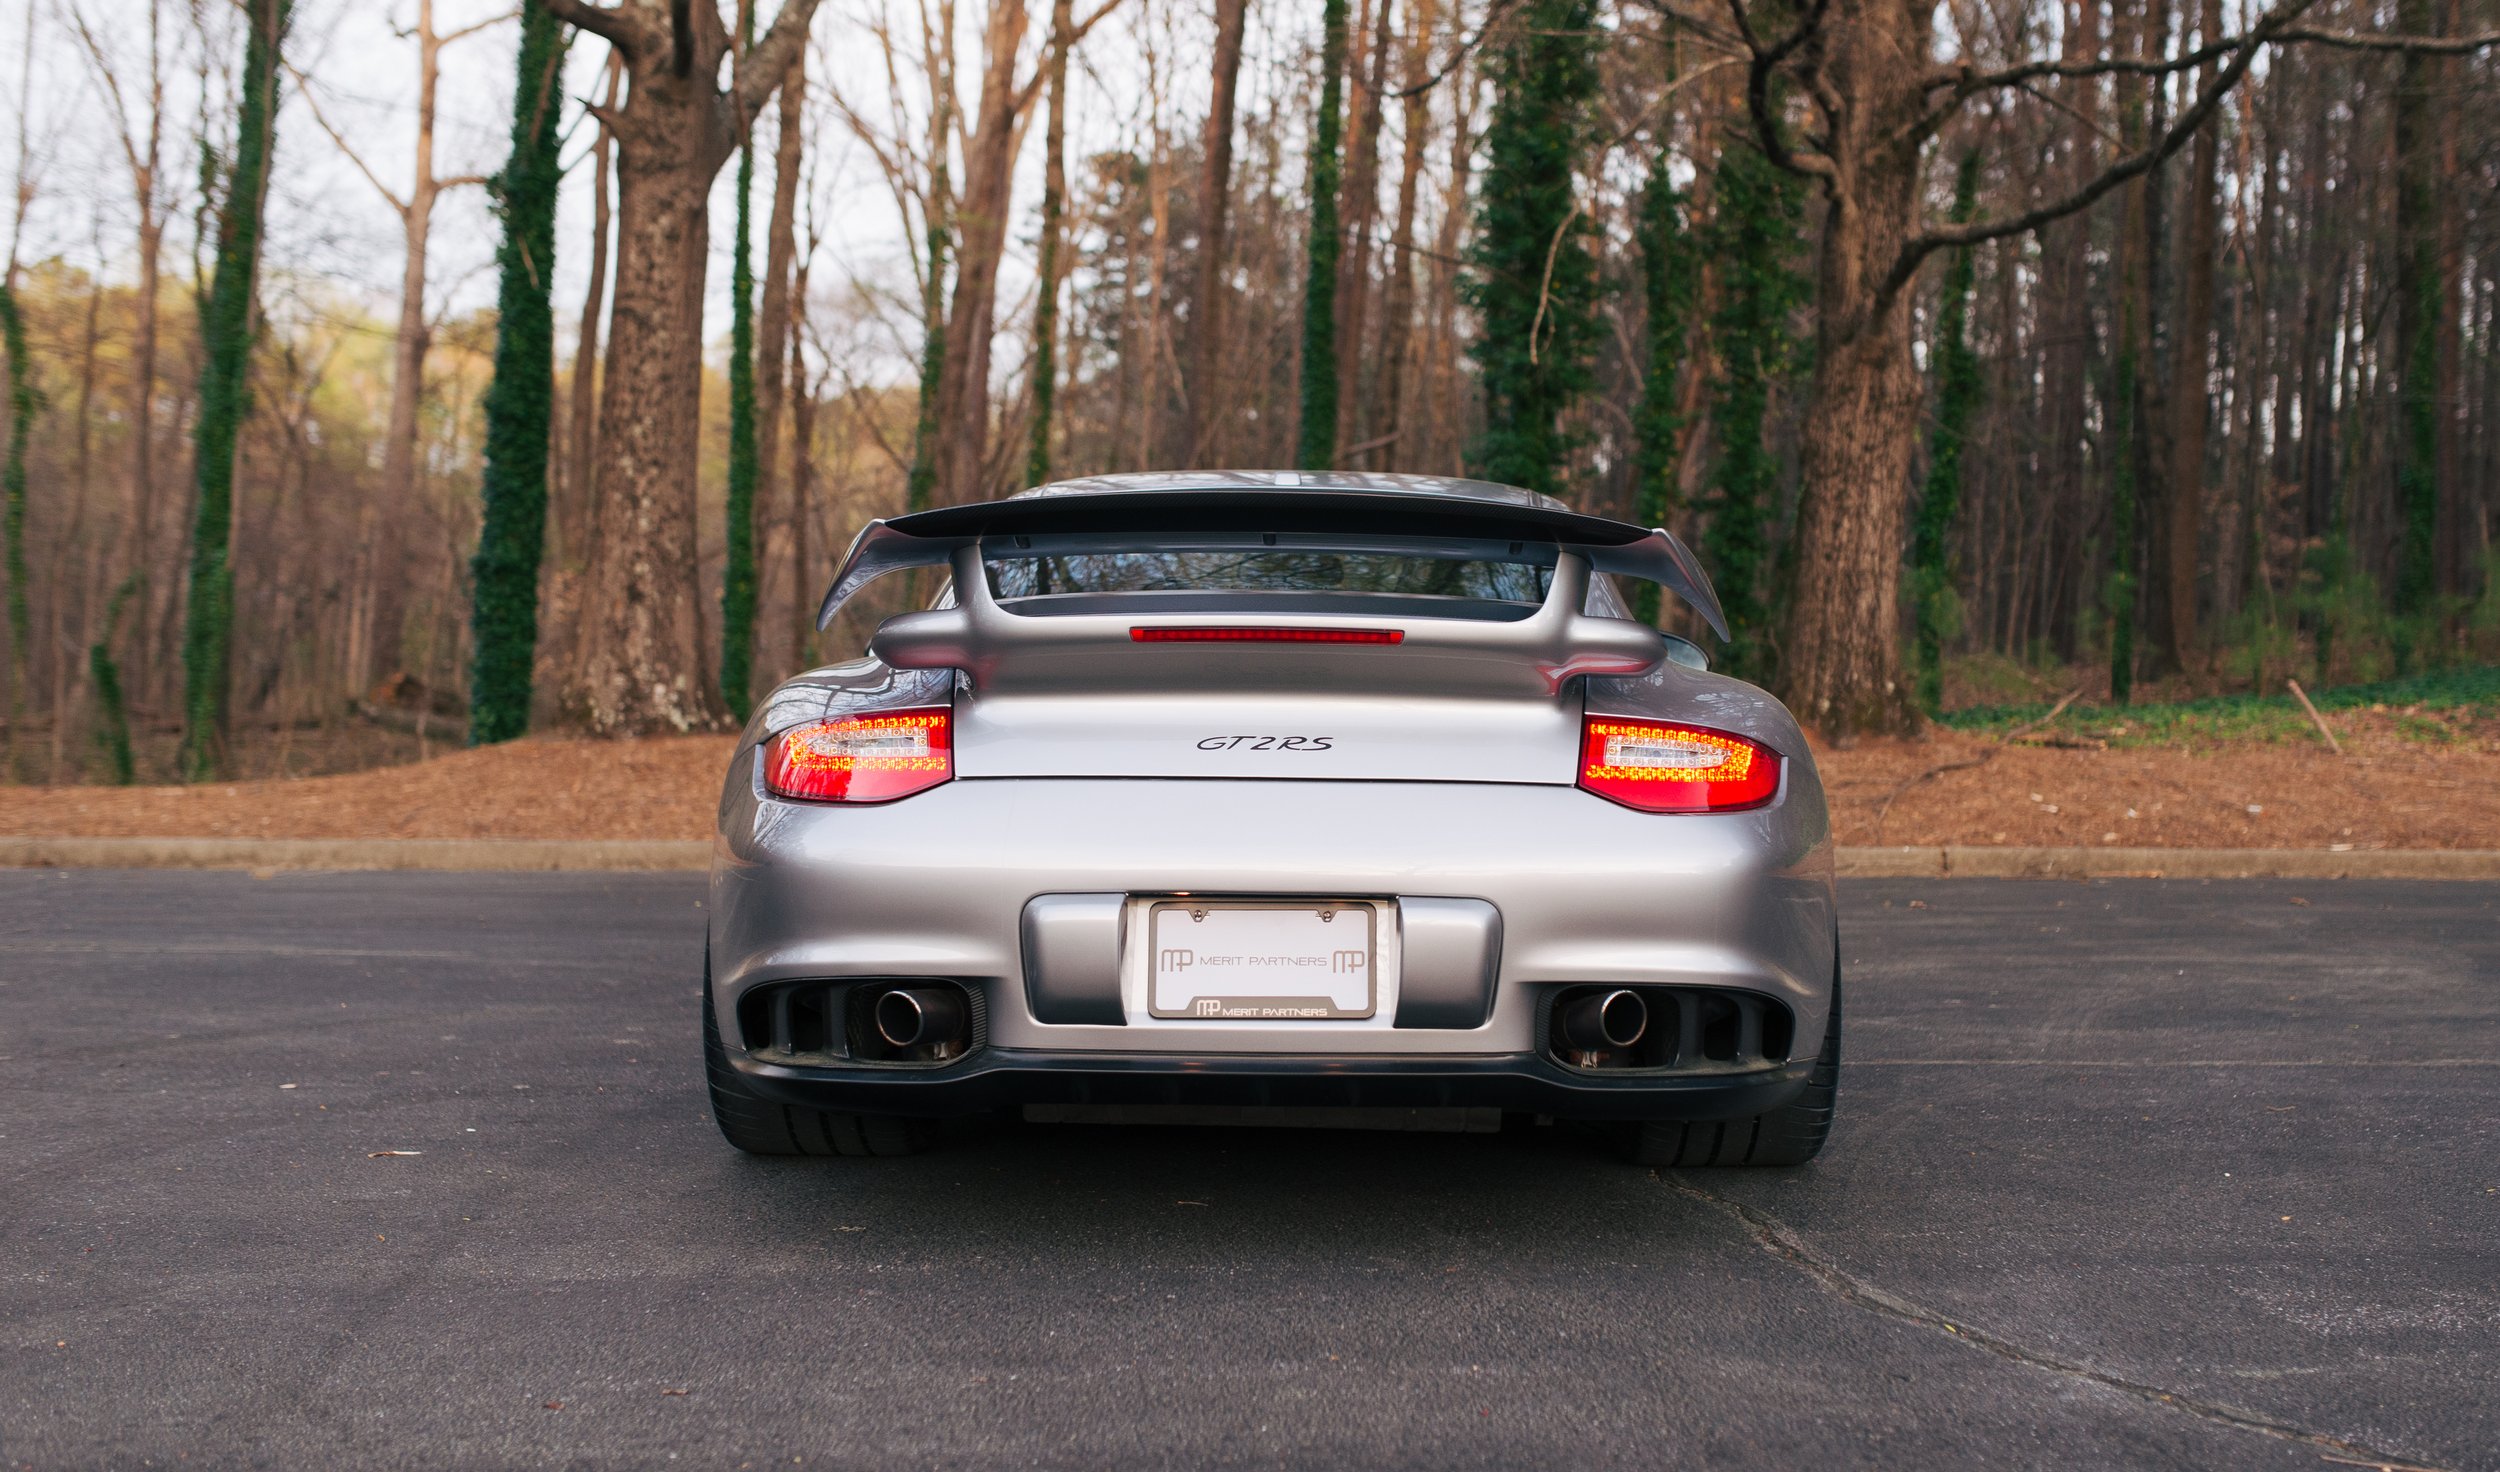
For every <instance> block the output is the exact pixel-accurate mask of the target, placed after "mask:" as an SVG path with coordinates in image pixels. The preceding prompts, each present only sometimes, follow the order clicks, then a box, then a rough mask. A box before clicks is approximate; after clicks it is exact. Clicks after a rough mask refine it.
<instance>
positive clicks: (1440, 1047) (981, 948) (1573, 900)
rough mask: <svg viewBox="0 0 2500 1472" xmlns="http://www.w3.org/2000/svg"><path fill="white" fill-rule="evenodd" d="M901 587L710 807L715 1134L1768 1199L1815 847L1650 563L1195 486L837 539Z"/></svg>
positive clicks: (1242, 484) (1826, 844) (1818, 1052)
mask: <svg viewBox="0 0 2500 1472" xmlns="http://www.w3.org/2000/svg"><path fill="white" fill-rule="evenodd" d="M915 568H919V569H944V570H945V571H944V573H943V574H937V573H924V574H923V576H924V577H929V578H930V579H931V581H932V585H933V586H939V589H940V590H939V591H938V592H937V594H936V596H935V597H934V598H933V599H931V600H930V604H929V606H928V607H927V608H926V609H923V610H921V611H918V612H911V613H904V614H901V615H899V616H897V617H894V618H889V619H887V620H886V621H885V622H884V623H883V624H882V625H880V626H879V627H878V628H877V630H876V633H875V635H874V636H873V637H872V638H871V639H870V641H869V651H870V653H869V657H867V658H864V659H860V660H855V661H853V662H851V663H848V664H840V665H833V666H830V667H828V668H824V669H818V670H811V671H809V672H808V673H806V674H803V675H800V676H798V677H797V678H795V679H793V680H791V681H790V682H789V683H788V684H786V685H783V686H782V687H780V688H779V689H778V690H775V691H774V692H773V693H772V695H771V696H770V697H769V698H768V699H766V700H765V701H764V702H763V704H762V706H761V708H760V709H759V710H758V711H757V712H756V714H755V718H754V720H753V721H752V722H750V723H749V724H748V726H747V729H746V733H745V735H744V736H743V738H741V740H740V741H739V744H738V749H737V754H736V756H734V757H733V758H732V759H731V761H730V764H729V778H728V782H727V784H726V786H725V787H724V788H723V790H722V793H721V802H720V839H719V842H718V844H717V845H716V847H715V851H714V852H715V860H714V863H713V868H712V899H711V907H710V926H711V933H710V943H709V949H708V953H707V973H706V985H705V987H704V994H703V1026H704V1046H705V1055H706V1062H707V1065H708V1068H709V1072H710V1077H711V1092H712V1102H713V1109H714V1113H715V1116H716V1117H717V1118H718V1120H719V1122H720V1128H721V1133H722V1134H724V1135H726V1136H727V1137H728V1139H729V1141H730V1143H731V1144H733V1145H736V1146H737V1147H738V1148H740V1149H742V1150H749V1151H754V1152H757V1153H759V1154H772V1155H892V1154H899V1153H903V1152H907V1151H909V1150H911V1149H912V1148H914V1147H915V1146H916V1145H917V1144H919V1143H920V1142H921V1141H922V1140H924V1139H925V1138H926V1137H927V1127H928V1123H929V1122H930V1121H932V1120H935V1119H940V1118H944V1117H948V1116H955V1115H966V1114H975V1113H981V1112H986V1111H992V1110H1001V1109H1021V1110H1022V1111H1023V1112H1024V1114H1025V1115H1026V1117H1028V1118H1033V1119H1042V1120H1086V1119H1105V1118H1137V1117H1150V1118H1151V1117H1163V1118H1173V1119H1193V1120H1194V1119H1206V1118H1210V1117H1216V1112H1217V1111H1238V1110H1240V1109H1242V1107H1243V1106H1248V1107H1249V1108H1250V1109H1251V1110H1252V1111H1256V1112H1253V1113H1249V1114H1246V1115H1245V1114H1239V1113H1234V1114H1231V1115H1229V1116H1228V1117H1234V1118H1252V1119H1269V1120H1276V1121H1280V1122H1297V1123H1355V1122H1368V1123H1396V1124H1398V1125H1401V1126H1403V1127H1408V1128H1462V1129H1489V1128H1497V1127H1500V1126H1501V1125H1502V1124H1503V1123H1504V1122H1505V1121H1506V1120H1507V1121H1511V1122H1517V1123H1526V1122H1529V1121H1536V1120H1547V1121H1550V1120H1590V1121H1602V1122H1605V1126H1606V1128H1608V1129H1610V1130H1612V1131H1613V1132H1615V1133H1616V1134H1618V1135H1619V1136H1620V1137H1621V1139H1622V1141H1623V1143H1624V1147H1625V1149H1626V1150H1627V1152H1628V1153H1629V1154H1630V1155H1631V1157H1632V1158H1633V1159H1635V1160H1637V1161H1640V1162H1643V1163H1647V1164H1678V1165H1795V1164H1799V1163H1801V1162H1803V1161H1805V1160H1807V1159H1810V1158H1811V1157H1812V1156H1813V1155H1814V1154H1815V1152H1816V1151H1817V1150H1819V1149H1820V1148H1821V1147H1822V1143H1823V1139H1824V1135H1825V1133H1826V1132H1827V1130H1828V1129H1829V1127H1830V1123H1831V1117H1832V1103H1833V1096H1834V1092H1835V1086H1836V1082H1837V1077H1838V1073H1839V1065H1840V969H1839V951H1838V941H1837V936H1836V932H1835V912H1834V907H1833V894H1832V845H1831V827H1830V822H1829V820H1828V818H1827V816H1826V813H1825V810H1824V803H1823V790H1822V786H1821V784H1820V782H1819V781H1818V779H1817V778H1816V775H1815V770H1814V761H1813V758H1812V756H1811V754H1810V753H1809V752H1808V750H1807V747H1806V742H1805V738H1804V737H1803V736H1802V735H1801V734H1800V733H1799V731H1798V729H1797V725H1796V722H1795V721H1793V720H1792V719H1790V717H1789V714H1788V712H1787V710H1785V709H1784V708H1783V707H1782V706H1781V705H1780V703H1779V702H1778V701H1776V700H1774V699H1772V698H1771V697H1770V696H1769V695H1767V694H1765V693H1763V692H1762V691H1761V690H1758V689H1755V688H1754V687H1753V686H1751V685H1747V684H1744V683H1742V682H1740V681H1737V680H1732V679H1728V678H1726V677H1725V676H1721V675H1714V674H1711V673H1710V672H1709V671H1708V669H1707V668H1706V662H1705V660H1704V659H1703V657H1702V653H1701V651H1700V650H1699V649H1698V648H1697V647H1695V646H1694V645H1693V644H1691V643H1689V642H1687V641H1686V640H1683V639H1680V638H1678V637H1676V636H1674V635H1671V634H1661V633H1660V632H1659V631H1658V630H1656V629H1654V628H1652V627H1650V626H1649V624H1647V623H1645V622H1642V621H1640V620H1639V619H1637V618H1636V617H1634V616H1633V614H1632V612H1631V605H1630V604H1629V603H1628V602H1627V600H1626V596H1625V593H1624V591H1623V588H1622V586H1621V585H1622V584H1623V583H1624V582H1626V581H1634V582H1648V583H1655V584H1658V585H1660V586H1661V587H1663V588H1665V589H1666V590H1668V591H1669V592H1672V593H1674V594H1675V595H1676V596H1677V597H1679V598H1681V599H1682V600H1683V601H1684V603H1685V604H1686V605H1688V606H1689V607H1690V608H1692V609H1693V610H1694V611H1695V612H1696V613H1697V614H1698V615H1699V616H1700V617H1701V618H1702V619H1703V620H1704V621H1705V622H1707V623H1709V624H1710V625H1711V626H1712V627H1713V628H1714V629H1716V630H1717V631H1718V633H1719V634H1720V636H1721V637H1723V638H1724V637H1725V636H1726V632H1727V630H1726V627H1725V618H1724V615H1722V614H1721V612H1720V610H1719V605H1718V599H1717V596H1716V595H1715V594H1714V593H1713V592H1712V591H1711V588H1710V582H1709V579H1708V577H1707V576H1706V575H1705V574H1704V573H1703V572H1702V570H1701V568H1700V567H1699V566H1698V565H1697V564H1696V563H1695V562H1694V560H1693V557H1692V554H1691V553H1690V552H1688V551H1686V550H1685V548H1684V546H1683V545H1682V544H1681V543H1680V542H1678V541H1677V540H1676V539H1675V538H1674V537H1672V536H1670V535H1669V534H1667V533H1666V532H1664V531H1655V530H1649V529H1645V528H1642V527H1637V526H1632V525H1628V524H1625V523H1622V522H1617V521H1610V520H1606V519H1603V518H1599V517H1592V516H1584V515H1580V514H1578V513H1576V512H1574V511H1572V510H1570V509H1569V508H1567V507H1566V506H1564V505H1563V504H1562V503H1560V502H1558V501H1555V500H1553V499H1551V498H1549V497H1545V496H1540V495H1536V494H1533V493H1530V492H1527V491H1521V490H1516V489H1513V488H1511V487H1507V486H1497V485H1490V484H1485V483H1482V482H1472V481H1462V480H1439V479H1431V478H1426V477H1419V476H1389V475H1342V474H1339V475H1316V474H1300V475H1297V474H1293V473H1290V472H1229V471H1228V472H1203V473H1185V474H1161V475H1125V476H1107V477H1103V478H1101V479H1096V480H1082V481H1069V482H1064V483H1061V484H1058V485H1052V486H1046V487H1044V488H1042V489H1040V490H1035V491H1028V492H1026V493H1024V494H1023V495H1020V496H1015V497H1011V498H1009V499H1007V500H1003V501H994V502H987V503H983V504H979V505H971V506H951V507H946V508H943V509H940V510H934V511H922V512H917V513H914V514H912V515H908V516H902V517H897V518H895V519H893V520H891V521H880V522H874V523H872V524H870V525H869V527H868V528H867V530H866V531H864V532H862V533H861V534H860V537H859V540H858V541H857V542H856V543H855V544H853V546H852V548H851V553H850V557H849V560H848V561H847V562H846V563H845V565H844V566H843V568H842V571H841V574H840V576H839V577H838V578H837V579H836V581H835V583H834V585H833V588H832V590H831V592H829V593H828V594H827V595H826V598H825V606H824V612H823V615H822V618H823V620H824V621H830V620H831V618H832V617H833V615H834V612H835V611H836V610H837V609H838V608H840V607H841V605H842V604H843V602H844V601H845V600H847V599H849V598H850V597H851V596H852V595H853V594H855V593H857V592H858V591H859V589H860V588H861V587H862V586H864V585H865V584H867V583H868V582H869V581H871V580H872V579H875V578H878V577H881V576H884V575H886V574H888V573H894V572H899V571H903V570H905V569H915Z"/></svg>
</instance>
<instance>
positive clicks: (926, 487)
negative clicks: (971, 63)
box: [903, 0, 955, 511]
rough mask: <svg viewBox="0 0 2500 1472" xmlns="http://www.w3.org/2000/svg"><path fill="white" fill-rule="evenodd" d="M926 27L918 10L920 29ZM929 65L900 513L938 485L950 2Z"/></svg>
mask: <svg viewBox="0 0 2500 1472" xmlns="http://www.w3.org/2000/svg"><path fill="white" fill-rule="evenodd" d="M927 24H928V20H927V12H925V11H924V12H922V25H923V27H924V28H925V27H926V26H927ZM923 39H924V40H925V41H926V42H927V52H928V66H929V188H928V194H927V195H926V197H925V198H924V199H923V200H922V202H921V204H922V209H921V214H922V220H921V223H922V227H923V229H922V235H923V239H924V242H925V245H924V249H925V252H926V260H925V262H924V264H923V266H922V268H921V275H920V399H919V406H918V412H917V414H916V416H915V417H914V419H913V421H912V435H911V470H910V472H909V473H908V475H907V476H906V477H905V480H904V483H903V509H904V510H905V511H925V510H927V509H928V508H929V506H930V505H931V504H932V503H933V502H934V501H935V499H936V496H937V484H938V436H939V433H940V431H941V430H942V429H943V427H944V424H945V421H944V419H943V418H942V417H941V400H942V398H943V393H944V389H945V386H946V299H947V290H946V271H947V266H948V265H949V263H950V262H952V261H953V259H954V256H955V195H954V186H953V184H952V183H951V182H950V172H949V171H950V169H951V168H952V164H951V160H952V159H953V157H954V148H955V0H938V7H937V26H936V30H935V32H934V34H930V33H927V32H926V31H925V29H924V36H923Z"/></svg>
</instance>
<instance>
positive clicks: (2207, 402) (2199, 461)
mask: <svg viewBox="0 0 2500 1472" xmlns="http://www.w3.org/2000/svg"><path fill="white" fill-rule="evenodd" d="M2198 25H2199V26H2200V27H2201V28H2202V30H2203V32H2204V39H2205V40H2207V41H2211V40H2213V39H2214V38H2215V37H2216V36H2219V35H2220V34H2221V33H2222V6H2221V0H2204V3H2203V8H2202V10H2201V12H2200V18H2199V20H2198ZM2213 73H2214V67H2213V64H2212V63H2210V62H2209V63H2207V64H2206V66H2205V68H2204V69H2203V71H2202V72H2200V73H2199V74H2198V80H2197V86H2198V88H2199V90H2200V91H2201V90H2202V89H2203V88H2205V87H2207V86H2210V85H2212V82H2213ZM2220 156H2221V148H2220V145H2219V144H2218V143H2217V142H2216V140H2215V137H2214V130H2213V129H2211V128H2206V129H2202V130H2200V131H2199V132H2198V133H2197V135H2196V144H2195V147H2194V148H2193V149H2192V150H2191V153H2190V156H2189V161H2188V177H2187V181H2186V183H2187V200H2186V204H2187V229H2186V235H2185V238H2184V239H2182V240H2181V242H2180V246H2179V249H2180V255H2181V260H2180V263H2179V264H2180V267H2181V269H2182V270H2183V272H2184V276H2183V279H2182V283H2181V287H2180V293H2179V320H2178V323H2177V324H2176V326H2175V327H2173V329H2172V332H2171V343H2170V346H2171V370H2170V401H2169V408H2170V436H2169V438H2170V446H2169V449H2170V473H2169V475H2167V476H2166V477H2164V478H2165V479H2166V480H2168V481H2169V485H2168V486H2167V487H2165V493H2166V498H2167V502H2168V512H2169V528H2168V531H2167V534H2166V535H2165V536H2164V537H2163V542H2164V544H2165V546H2164V553H2165V556H2164V563H2165V572H2166V574H2167V577H2168V579H2169V584H2170V587H2169V595H2170V596H2169V600H2168V601H2169V604H2170V630H2169V632H2170V649H2169V655H2170V663H2171V664H2172V665H2173V666H2174V667H2176V668H2178V669H2181V670H2186V669H2190V668H2192V667H2193V665H2194V662H2195V655H2196V643H2197V640H2196V623H2197V607H2196V603H2197V595H2198V589H2199V586H2200V584H2199V580H2198V573H2197V569H2198V563H2199V560H2200V551H2201V549H2200V547H2199V537H2200V534H2201V532H2202V530H2203V527H2204V514H2205V480H2206V476H2205V432H2206V418H2207V414H2208V412H2209V411H2210V409H2211V407H2212V395H2211V394H2210V393H2208V392H2207V389H2206V379H2207V377H2208V376H2209V374H2210V373H2211V371H2212V363H2213V358H2212V337H2213V326H2214V257H2215V253H2216V251H2217V249H2218V244H2219V240H2220V237H2221V201H2220V200H2219V199H2218V198H2217V197H2216V194H2215V189H2216V187H2217V181H2216V178H2215V175H2216V172H2217V169H2218V166H2219V160H2220Z"/></svg>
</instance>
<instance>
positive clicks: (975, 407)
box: [934, 0, 1029, 505]
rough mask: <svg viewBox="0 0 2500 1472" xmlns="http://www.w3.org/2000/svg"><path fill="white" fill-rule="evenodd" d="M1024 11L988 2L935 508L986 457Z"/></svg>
mask: <svg viewBox="0 0 2500 1472" xmlns="http://www.w3.org/2000/svg"><path fill="white" fill-rule="evenodd" d="M1028 20H1029V17H1028V15H1027V13H1026V9H1025V0H991V4H990V19H989V28H988V32H987V36H986V40H985V42H984V68H983V72H982V76H981V101H980V104H979V106H978V107H977V108H976V109H975V111H974V113H973V129H972V138H971V141H970V142H969V143H968V144H967V145H966V146H965V150H964V152H965V158H964V195H963V200H962V202H961V204H960V205H959V206H958V208H957V210H956V217H955V218H956V227H957V233H956V245H955V295H954V301H953V302H952V303H951V304H950V305H949V307H948V310H947V316H946V362H945V365H944V368H943V370H942V371H941V372H940V374H939V376H938V414H937V445H936V471H937V484H936V487H935V492H934V493H935V496H936V498H937V503H938V504H940V505H954V504H956V503H959V502H963V501H970V500H977V499H979V498H980V496H981V493H982V491H983V490H984V489H985V488H984V487H983V486H982V485H981V483H980V477H981V471H982V467H983V465H984V464H985V463H986V462H987V460H988V453H989V433H990V338H991V336H992V334H993V329H994V328H995V327H996V325H997V314H998V265H999V261H1000V259H1001V257H1002V256H1003V255H1004V253H1005V248H1006V242H1007V207H1008V203H1009V197H1010V193H1011V191H1012V189H1013V186H1014V183H1015V152H1016V147H1015V145H1016V143H1017V141H1018V137H1019V133H1018V129H1017V127H1016V119H1017V115H1018V113H1019V112H1020V111H1021V109H1022V104H1023V102H1024V100H1025V99H1024V98H1023V97H1022V96H1020V95H1019V89H1018V87H1017V85H1016V56H1017V53H1018V52H1019V51H1021V50H1022V49H1023V47H1024V32H1025V27H1026V25H1027V23H1028Z"/></svg>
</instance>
